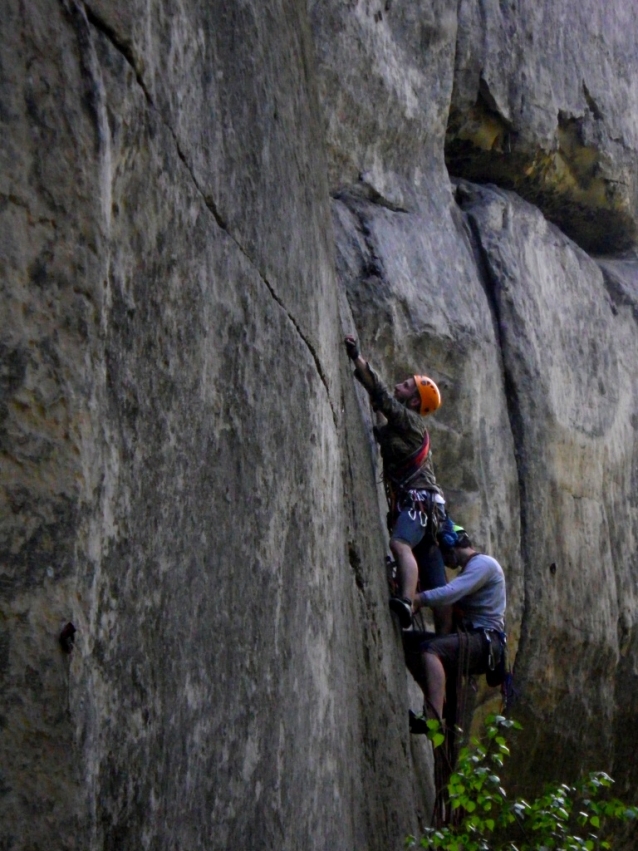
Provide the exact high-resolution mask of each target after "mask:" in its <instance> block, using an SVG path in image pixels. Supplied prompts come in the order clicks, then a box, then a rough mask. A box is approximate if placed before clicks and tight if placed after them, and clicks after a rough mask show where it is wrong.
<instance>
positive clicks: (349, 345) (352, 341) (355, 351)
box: [343, 334, 361, 360]
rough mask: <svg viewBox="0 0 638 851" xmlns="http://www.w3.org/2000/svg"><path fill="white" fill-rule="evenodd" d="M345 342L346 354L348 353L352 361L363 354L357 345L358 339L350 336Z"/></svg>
mask: <svg viewBox="0 0 638 851" xmlns="http://www.w3.org/2000/svg"><path fill="white" fill-rule="evenodd" d="M343 342H344V343H345V346H346V352H347V353H348V357H349V358H350V360H356V359H357V358H358V357H359V355H360V354H361V353H360V352H359V346H358V344H357V339H356V337H353V336H352V335H351V334H349V335H348V336H347V337H346V338H345V340H344V341H343Z"/></svg>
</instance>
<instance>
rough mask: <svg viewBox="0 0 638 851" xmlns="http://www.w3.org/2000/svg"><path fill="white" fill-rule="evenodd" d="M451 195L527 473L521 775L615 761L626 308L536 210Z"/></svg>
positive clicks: (491, 196)
mask: <svg viewBox="0 0 638 851" xmlns="http://www.w3.org/2000/svg"><path fill="white" fill-rule="evenodd" d="M459 197H460V199H461V201H462V206H463V209H464V210H465V211H466V213H467V215H468V217H469V219H470V221H471V223H472V226H473V228H474V232H475V234H476V238H477V241H478V244H479V246H480V250H481V253H482V256H483V259H484V262H485V269H486V274H487V280H488V281H489V285H490V290H491V292H492V296H493V299H494V305H495V312H496V315H497V317H498V324H499V328H500V338H501V349H502V352H503V363H504V366H505V374H506V380H507V386H508V401H509V405H510V410H511V411H512V433H513V435H514V440H515V444H516V457H517V464H518V468H519V478H520V482H521V538H522V554H523V561H524V564H525V618H524V621H523V628H522V636H521V645H520V650H519V655H518V659H517V676H518V679H519V685H520V689H521V692H522V699H521V702H520V703H519V707H518V710H517V711H518V713H519V714H520V715H521V718H522V719H525V722H524V723H525V727H526V730H527V736H526V742H525V744H526V747H525V755H524V759H520V760H517V769H516V778H517V781H518V782H519V783H520V784H521V786H522V787H524V786H525V784H526V783H529V782H530V781H532V780H536V781H538V780H539V779H540V778H541V777H547V778H548V777H551V776H553V775H554V774H555V772H556V765H557V759H558V760H559V761H560V766H561V770H562V771H563V772H564V773H565V775H568V774H569V775H571V776H573V775H575V774H577V772H578V770H579V769H580V768H581V767H582V766H583V765H586V766H592V765H594V764H596V762H598V763H601V764H604V765H606V766H611V764H612V762H613V761H614V755H615V752H616V749H617V748H618V749H619V751H618V754H619V760H618V763H616V765H618V767H620V763H622V762H623V760H622V757H621V756H620V754H621V753H622V748H623V745H622V740H621V739H615V735H614V731H615V723H616V719H619V718H626V717H627V715H631V714H632V713H633V712H634V709H633V708H632V707H635V705H636V699H637V697H638V692H637V687H638V679H637V678H636V672H635V656H634V654H633V652H632V648H633V647H635V642H636V585H635V572H636V563H635V551H634V547H633V544H632V543H630V542H631V541H633V540H634V536H635V535H636V532H637V529H638V527H637V525H636V524H637V520H638V512H637V508H638V504H637V502H636V490H635V482H634V480H633V479H634V476H633V473H632V470H633V469H635V465H636V456H635V448H634V437H633V434H634V430H635V410H636V400H637V398H638V396H637V392H638V382H637V380H636V369H635V363H636V356H637V354H638V350H637V345H636V327H635V316H634V314H633V311H632V309H631V305H628V304H627V302H626V300H623V299H622V298H619V297H618V295H617V294H615V293H614V291H613V289H612V288H611V287H610V286H609V285H606V284H605V280H604V277H603V274H601V270H600V268H599V266H598V265H597V264H596V263H595V262H594V261H593V260H591V259H590V258H589V257H587V255H586V254H585V253H584V252H583V251H581V250H580V249H579V248H578V247H577V246H575V245H574V244H573V243H571V242H570V241H569V240H568V239H566V238H565V237H564V235H563V234H561V233H560V232H559V231H558V230H557V229H556V228H554V227H553V226H552V225H550V224H548V223H547V222H546V220H545V219H544V218H543V217H542V215H541V214H540V213H539V212H538V210H536V209H535V208H533V207H531V206H530V205H528V204H526V203H524V202H522V201H521V200H520V199H518V198H517V197H516V196H515V195H513V194H512V193H508V192H504V191H499V190H495V189H493V188H487V189H480V188H478V187H472V186H468V185H467V184H465V185H463V184H462V185H461V186H460V188H459ZM613 265H614V264H610V268H613ZM623 265H626V264H623ZM625 272H626V270H625ZM539 729H542V730H543V731H544V735H543V736H539V735H538V733H537V732H535V731H537V730H539ZM620 770H621V774H623V775H624V776H625V777H627V774H628V768H627V766H624V767H623V768H622V769H620ZM623 791H624V792H625V793H627V792H629V791H630V790H629V789H627V788H626V789H625V790H623Z"/></svg>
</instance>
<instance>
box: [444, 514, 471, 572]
mask: <svg viewBox="0 0 638 851" xmlns="http://www.w3.org/2000/svg"><path fill="white" fill-rule="evenodd" d="M438 540H439V549H440V550H441V555H442V556H443V563H444V564H445V566H446V567H449V568H451V569H452V570H457V569H458V568H459V567H465V565H466V564H467V562H468V561H469V559H470V557H471V556H473V555H474V553H475V552H476V550H475V549H474V547H473V546H472V541H471V540H470V536H469V535H468V534H467V532H466V531H465V529H463V527H462V526H456V525H455V526H453V527H452V529H451V530H446V531H445V532H443V533H442V534H439V536H438Z"/></svg>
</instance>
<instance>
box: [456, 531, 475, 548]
mask: <svg viewBox="0 0 638 851" xmlns="http://www.w3.org/2000/svg"><path fill="white" fill-rule="evenodd" d="M454 546H455V547H461V548H462V549H465V548H466V547H471V546H472V541H471V540H470V536H469V535H468V534H467V532H461V534H460V535H459V536H458V538H457V540H456V543H455V544H454Z"/></svg>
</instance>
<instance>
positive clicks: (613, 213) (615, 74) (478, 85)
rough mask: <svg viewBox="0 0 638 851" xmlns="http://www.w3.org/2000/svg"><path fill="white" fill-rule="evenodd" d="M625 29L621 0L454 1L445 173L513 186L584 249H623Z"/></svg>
mask: <svg viewBox="0 0 638 851" xmlns="http://www.w3.org/2000/svg"><path fill="white" fill-rule="evenodd" d="M637 28H638V8H637V7H636V6H635V4H633V3H625V2H624V0H612V2H610V3H605V4H604V5H601V4H600V3H598V2H596V0H584V2H582V3H571V2H559V3H551V2H547V3H546V2H541V3H529V2H522V3H521V2H516V0H507V2H501V0H485V2H480V3H474V2H472V0H461V2H460V3H459V9H458V38H457V43H456V55H455V73H454V93H453V96H452V101H451V105H450V106H451V108H450V120H449V126H448V133H447V140H446V158H447V161H448V164H449V168H450V172H451V173H452V174H454V175H458V176H462V177H466V178H468V179H470V180H478V181H481V182H485V181H493V182H496V183H499V184H500V185H502V186H507V187H508V188H512V189H516V191H517V192H518V193H520V194H521V195H522V196H523V197H524V198H526V199H527V200H529V201H531V202H533V203H535V204H536V205H537V206H538V207H540V209H541V210H542V211H543V213H544V214H545V215H546V216H547V218H548V219H550V220H551V221H553V222H555V223H556V224H558V225H559V226H560V227H561V228H562V229H563V230H564V232H565V233H567V234H568V235H569V236H570V237H571V238H572V239H574V240H575V241H576V242H578V243H579V244H580V245H581V246H583V247H584V248H585V249H587V250H588V251H592V252H595V253H609V252H612V251H619V250H623V249H627V248H630V247H631V246H632V245H633V244H634V242H635V238H636V209H637V202H638V195H637V192H638V181H637V177H636V168H635V161H636V150H637V149H638V124H637V123H636V110H635V106H636V94H635V82H634V81H635V79H636V72H637V71H638V57H637V56H636V51H635V49H634V45H635V34H636V29H637Z"/></svg>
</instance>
